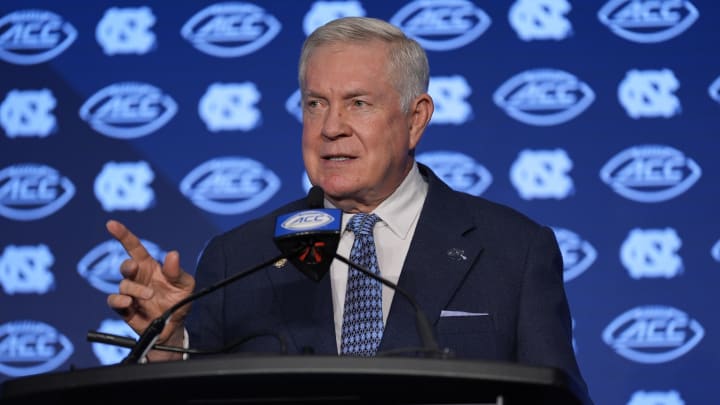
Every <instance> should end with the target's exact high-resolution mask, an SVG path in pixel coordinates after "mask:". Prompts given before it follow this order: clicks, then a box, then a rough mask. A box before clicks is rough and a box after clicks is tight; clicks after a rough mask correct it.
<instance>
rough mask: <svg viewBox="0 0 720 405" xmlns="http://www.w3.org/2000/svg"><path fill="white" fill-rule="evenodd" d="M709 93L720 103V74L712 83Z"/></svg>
mask: <svg viewBox="0 0 720 405" xmlns="http://www.w3.org/2000/svg"><path fill="white" fill-rule="evenodd" d="M708 94H710V98H712V99H713V100H715V101H717V102H718V103H720V76H718V77H717V79H715V80H714V81H713V82H712V83H711V84H710V87H708Z"/></svg>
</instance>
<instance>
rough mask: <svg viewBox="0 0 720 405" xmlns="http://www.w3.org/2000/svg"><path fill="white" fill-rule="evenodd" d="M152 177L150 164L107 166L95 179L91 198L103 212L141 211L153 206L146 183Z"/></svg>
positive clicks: (143, 162)
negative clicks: (93, 197)
mask: <svg viewBox="0 0 720 405" xmlns="http://www.w3.org/2000/svg"><path fill="white" fill-rule="evenodd" d="M154 178H155V173H154V172H153V171H152V169H151V168H150V164H149V163H147V162H145V161H140V162H107V163H105V164H104V165H103V168H102V170H101V171H100V174H98V175H97V177H96V178H95V187H94V191H95V197H97V199H98V201H100V204H102V207H103V210H105V211H108V212H110V211H115V210H135V211H144V210H146V209H148V208H149V207H150V206H151V205H152V204H153V203H154V202H155V192H154V191H153V189H152V188H151V187H150V183H151V182H152V181H153V179H154Z"/></svg>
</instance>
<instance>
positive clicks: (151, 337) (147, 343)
mask: <svg viewBox="0 0 720 405" xmlns="http://www.w3.org/2000/svg"><path fill="white" fill-rule="evenodd" d="M304 248H305V246H302V247H301V248H298V249H297V250H295V251H292V252H289V253H283V254H280V255H278V256H276V257H274V258H272V259H269V260H267V261H265V262H263V263H260V264H258V265H256V266H255V267H253V268H251V269H249V270H246V271H243V272H240V273H237V274H235V275H233V276H232V277H228V278H226V279H224V280H222V281H220V282H219V283H217V284H213V285H211V286H208V287H206V288H204V289H202V290H200V291H198V292H196V293H193V294H190V295H188V296H187V297H185V298H183V299H182V300H180V301H178V302H177V303H175V304H174V305H173V306H171V307H170V308H168V309H167V310H166V311H165V312H164V313H163V314H162V315H160V316H159V317H157V318H155V319H154V320H153V321H152V322H151V323H150V325H148V327H147V328H145V330H144V331H143V333H142V334H141V335H140V337H139V338H138V340H137V343H135V345H133V347H132V349H130V353H129V354H128V355H127V356H126V357H125V358H124V359H123V360H122V361H121V362H120V364H132V363H139V362H140V359H142V358H143V357H145V355H146V354H147V352H148V351H150V349H151V348H152V347H153V345H154V344H155V342H156V341H157V339H158V337H159V336H160V333H161V332H162V330H163V328H164V327H165V325H166V324H167V322H168V321H169V320H170V316H172V314H173V313H174V312H175V311H177V310H178V309H180V308H181V307H182V306H184V305H186V304H188V303H190V302H192V301H194V300H196V299H198V298H200V297H203V296H205V295H207V294H210V293H211V292H213V291H215V290H217V289H219V288H222V287H225V286H226V285H228V284H230V283H232V282H234V281H236V280H239V279H241V278H243V277H246V276H249V275H250V274H252V273H255V272H256V271H258V270H260V269H262V268H264V267H267V266H269V265H271V264H273V263H275V262H277V261H278V260H281V259H285V258H287V257H289V256H292V255H294V254H297V253H299V252H300V251H301V250H302V249H304ZM95 336H96V335H95Z"/></svg>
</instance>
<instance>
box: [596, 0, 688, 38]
mask: <svg viewBox="0 0 720 405" xmlns="http://www.w3.org/2000/svg"><path fill="white" fill-rule="evenodd" d="M699 15H700V13H699V12H698V10H697V8H695V6H694V5H693V4H692V3H691V2H690V1H688V0H610V1H608V2H607V3H605V5H604V6H603V7H602V8H601V9H600V10H599V11H598V19H600V22H602V23H603V24H605V25H607V26H608V28H610V30H611V31H612V32H613V33H615V34H616V35H617V36H619V37H621V38H624V39H627V40H628V41H633V42H640V43H653V42H662V41H667V40H668V39H671V38H674V37H676V36H678V35H680V34H682V33H683V32H684V31H685V30H687V29H688V28H689V27H690V26H691V25H692V24H693V23H694V22H695V20H697V18H698V16H699Z"/></svg>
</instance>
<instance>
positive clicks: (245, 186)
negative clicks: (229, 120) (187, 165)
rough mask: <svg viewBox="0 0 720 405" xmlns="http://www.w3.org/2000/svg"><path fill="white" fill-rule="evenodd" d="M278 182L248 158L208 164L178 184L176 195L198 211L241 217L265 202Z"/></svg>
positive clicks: (225, 158)
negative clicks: (185, 198)
mask: <svg viewBox="0 0 720 405" xmlns="http://www.w3.org/2000/svg"><path fill="white" fill-rule="evenodd" d="M279 189H280V179H279V178H278V177H277V176H276V175H275V173H273V172H272V171H271V170H270V169H267V168H265V166H263V165H262V164H261V163H259V162H257V161H255V160H252V159H250V158H242V157H224V158H215V159H211V160H208V161H207V162H205V163H203V164H201V165H200V166H198V167H196V168H195V169H193V170H192V171H191V172H190V173H188V175H187V176H185V178H184V179H183V180H182V181H181V182H180V192H181V193H182V194H183V195H185V196H186V197H187V198H189V199H190V200H191V201H192V202H193V203H194V204H195V205H197V206H198V207H200V208H202V209H204V210H206V211H208V212H212V213H215V214H225V215H232V214H242V213H243V212H247V211H250V210H252V209H255V208H257V207H259V206H260V205H262V204H263V203H265V202H266V201H267V200H269V199H270V198H271V197H272V196H273V195H275V193H276V192H277V191H278V190H279Z"/></svg>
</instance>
